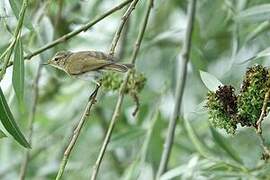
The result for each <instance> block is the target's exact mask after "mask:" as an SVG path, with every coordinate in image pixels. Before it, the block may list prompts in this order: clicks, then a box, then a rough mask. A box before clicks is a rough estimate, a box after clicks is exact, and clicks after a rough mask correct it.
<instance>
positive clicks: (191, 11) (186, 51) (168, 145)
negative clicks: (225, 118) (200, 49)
mask: <svg viewBox="0 0 270 180" xmlns="http://www.w3.org/2000/svg"><path fill="white" fill-rule="evenodd" d="M195 11H196V0H190V3H189V8H188V22H187V23H188V24H187V29H186V34H185V40H184V42H183V49H182V55H181V59H182V66H181V70H180V71H178V74H179V77H178V78H177V82H176V84H177V86H176V95H175V106H174V111H173V115H172V118H171V119H170V122H169V127H168V131H167V136H166V140H165V143H164V147H163V152H162V156H161V160H160V164H159V169H158V172H157V179H158V178H159V177H160V176H161V175H162V174H163V173H164V172H165V171H166V170H167V165H168V161H169V157H170V153H171V149H172V145H173V141H174V134H175V128H176V123H177V120H178V117H179V114H180V108H181V102H182V98H183V93H184V87H185V82H186V76H187V63H188V60H189V56H190V50H191V39H192V31H193V24H194V17H195Z"/></svg>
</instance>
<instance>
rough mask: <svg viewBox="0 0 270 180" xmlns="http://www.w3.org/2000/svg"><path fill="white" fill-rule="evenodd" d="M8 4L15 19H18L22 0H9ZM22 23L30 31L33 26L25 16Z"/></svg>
mask: <svg viewBox="0 0 270 180" xmlns="http://www.w3.org/2000/svg"><path fill="white" fill-rule="evenodd" d="M9 4H10V7H11V9H12V11H13V13H14V15H15V17H16V19H17V20H18V19H19V14H20V8H21V7H22V4H23V1H22V0H9ZM24 25H25V27H27V29H29V30H30V31H32V30H34V27H33V25H32V23H31V22H30V20H29V18H28V17H27V16H26V17H25V20H24Z"/></svg>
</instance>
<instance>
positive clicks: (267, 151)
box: [257, 132, 270, 159]
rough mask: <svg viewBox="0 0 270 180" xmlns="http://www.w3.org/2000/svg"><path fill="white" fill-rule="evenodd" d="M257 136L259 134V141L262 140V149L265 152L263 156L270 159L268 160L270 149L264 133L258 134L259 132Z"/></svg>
mask: <svg viewBox="0 0 270 180" xmlns="http://www.w3.org/2000/svg"><path fill="white" fill-rule="evenodd" d="M257 134H258V137H259V139H260V143H261V147H262V149H263V151H264V153H263V155H264V156H267V158H266V159H268V158H269V157H270V149H269V148H268V146H267V144H266V142H265V139H264V137H263V136H262V133H258V132H257Z"/></svg>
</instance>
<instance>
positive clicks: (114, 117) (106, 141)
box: [91, 0, 154, 180]
mask: <svg viewBox="0 0 270 180" xmlns="http://www.w3.org/2000/svg"><path fill="white" fill-rule="evenodd" d="M153 2H154V0H149V4H148V7H147V11H146V14H145V17H144V19H143V23H142V26H141V28H140V32H139V34H138V37H137V40H136V43H135V46H134V50H133V53H132V56H131V60H130V62H131V63H132V64H135V61H136V58H137V55H138V52H139V50H140V46H141V43H142V39H143V36H144V33H145V29H146V26H147V23H148V19H149V15H150V11H151V8H152V7H153ZM129 75H130V71H129V72H128V74H126V76H125V79H124V81H123V83H122V85H121V87H120V90H119V96H118V100H117V103H116V106H115V109H114V112H113V115H112V119H111V121H110V125H109V128H108V130H107V133H106V136H105V139H104V141H103V144H102V147H101V149H100V152H99V155H98V158H97V160H96V163H95V165H94V167H93V172H92V175H91V180H96V178H97V175H98V172H99V168H100V165H101V162H102V160H103V157H104V154H105V152H106V149H107V146H108V144H109V142H110V139H111V135H112V132H113V129H114V126H115V124H116V121H117V118H118V116H119V114H120V110H121V106H122V103H123V100H124V90H125V89H126V86H127V82H128V78H129Z"/></svg>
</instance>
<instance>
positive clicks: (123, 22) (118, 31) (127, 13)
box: [109, 0, 139, 57]
mask: <svg viewBox="0 0 270 180" xmlns="http://www.w3.org/2000/svg"><path fill="white" fill-rule="evenodd" d="M138 2H139V0H133V1H132V3H131V4H130V5H129V7H128V9H127V10H126V12H125V13H124V15H123V17H122V19H121V20H122V22H121V23H120V25H119V27H118V29H117V31H116V33H115V36H114V38H113V41H112V45H111V48H110V53H109V55H110V56H111V57H113V56H114V52H115V48H116V46H117V43H118V41H119V38H120V36H121V33H122V30H123V28H124V26H125V24H126V22H127V20H128V18H129V16H130V15H131V13H132V11H133V10H134V9H135V7H136V5H137V3H138Z"/></svg>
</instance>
